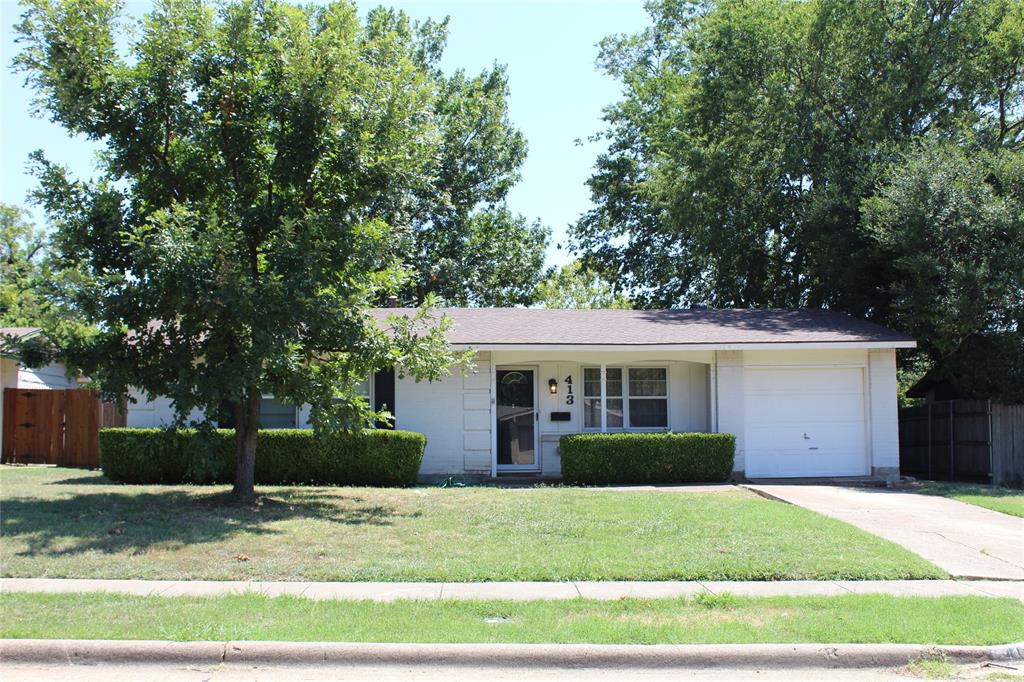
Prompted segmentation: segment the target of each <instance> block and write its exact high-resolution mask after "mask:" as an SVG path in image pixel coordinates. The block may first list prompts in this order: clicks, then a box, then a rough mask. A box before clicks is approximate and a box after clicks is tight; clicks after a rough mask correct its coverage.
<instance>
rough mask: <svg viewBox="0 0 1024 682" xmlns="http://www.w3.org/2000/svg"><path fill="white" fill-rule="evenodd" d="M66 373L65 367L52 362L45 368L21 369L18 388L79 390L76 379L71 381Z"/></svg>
mask: <svg viewBox="0 0 1024 682" xmlns="http://www.w3.org/2000/svg"><path fill="white" fill-rule="evenodd" d="M65 371H66V370H65V368H64V365H62V364H60V363H57V362H51V363H50V364H48V365H46V366H45V367H40V368H38V369H29V368H27V367H19V368H18V388H34V389H37V390H41V389H56V390H60V389H65V388H78V382H77V381H75V380H74V379H69V378H68V377H67V376H66V375H65V374H64V372H65Z"/></svg>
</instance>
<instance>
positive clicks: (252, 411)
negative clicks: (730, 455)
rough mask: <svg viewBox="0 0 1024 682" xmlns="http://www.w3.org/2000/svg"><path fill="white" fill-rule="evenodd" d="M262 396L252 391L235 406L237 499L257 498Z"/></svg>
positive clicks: (257, 391) (235, 492) (255, 390)
mask: <svg viewBox="0 0 1024 682" xmlns="http://www.w3.org/2000/svg"><path fill="white" fill-rule="evenodd" d="M262 397H263V396H262V395H260V392H259V390H258V389H250V390H249V391H247V392H246V395H245V396H244V397H243V398H242V402H240V403H237V404H236V405H235V452H236V459H235V487H234V489H233V490H232V492H233V493H234V494H235V495H236V496H237V497H255V496H256V434H257V432H258V431H259V428H260V399H261V398H262Z"/></svg>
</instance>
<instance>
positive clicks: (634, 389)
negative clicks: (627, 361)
mask: <svg viewBox="0 0 1024 682" xmlns="http://www.w3.org/2000/svg"><path fill="white" fill-rule="evenodd" d="M667 383H668V382H667V379H666V370H665V368H664V367H632V368H630V370H629V395H630V396H648V395H651V396H667V395H668V391H667ZM630 410H631V411H632V403H631V404H630Z"/></svg>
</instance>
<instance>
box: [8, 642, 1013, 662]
mask: <svg viewBox="0 0 1024 682" xmlns="http://www.w3.org/2000/svg"><path fill="white" fill-rule="evenodd" d="M939 657H941V658H943V659H945V660H947V661H949V662H951V663H980V662H986V661H1022V660H1024V642H1018V643H1014V644H1005V645H999V646H936V645H917V644H709V645H704V644H653V645H633V644H375V643H370V644H355V643H333V642H248V641H243V642H167V641H154V640H69V639H64V640H61V639H2V640H0V661H3V662H5V663H68V664H72V665H95V664H99V663H107V664H111V663H113V664H140V663H151V664H160V663H164V664H168V663H169V664H179V665H219V664H221V663H227V664H241V665H260V664H263V665H304V666H310V665H378V666H379V665H402V666H474V667H499V666H500V667H507V666H522V667H530V668H551V669H556V668H559V669H567V668H568V669H573V668H630V669H636V668H652V669H656V668H660V669H664V668H691V669H692V668H781V669H785V668H828V669H831V668H888V667H897V666H902V665H906V664H907V663H910V662H911V661H915V660H919V659H922V658H939Z"/></svg>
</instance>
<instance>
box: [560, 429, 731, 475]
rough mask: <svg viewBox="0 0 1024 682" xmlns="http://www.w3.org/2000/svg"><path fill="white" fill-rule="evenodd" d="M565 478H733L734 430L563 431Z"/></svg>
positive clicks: (561, 450) (561, 451)
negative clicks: (654, 431)
mask: <svg viewBox="0 0 1024 682" xmlns="http://www.w3.org/2000/svg"><path fill="white" fill-rule="evenodd" d="M560 440H561V442H560V448H559V450H560V453H561V456H562V477H563V478H564V480H565V482H566V483H576V484H583V485H602V484H609V483H702V482H712V481H725V480H728V478H729V475H730V474H731V473H732V468H733V459H734V457H735V455H736V437H735V436H733V435H732V434H729V433H583V434H573V435H568V436H562V438H561V439H560Z"/></svg>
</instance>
